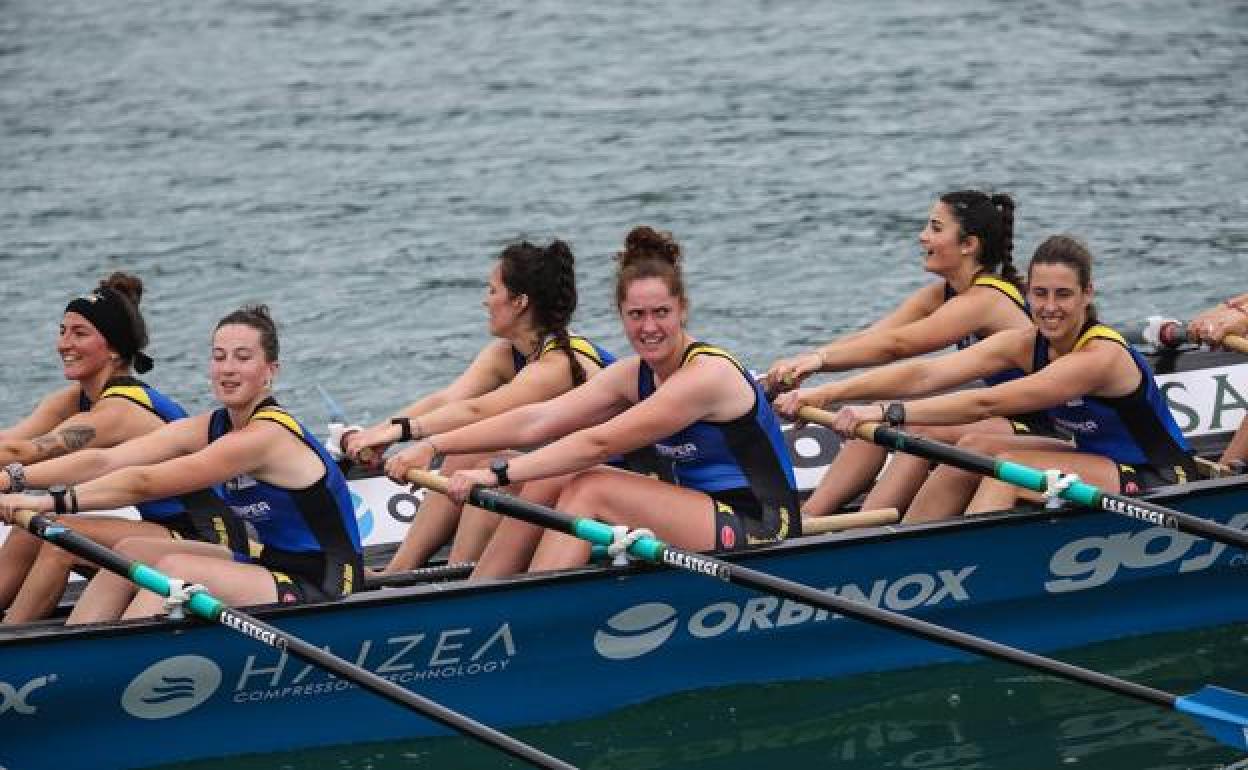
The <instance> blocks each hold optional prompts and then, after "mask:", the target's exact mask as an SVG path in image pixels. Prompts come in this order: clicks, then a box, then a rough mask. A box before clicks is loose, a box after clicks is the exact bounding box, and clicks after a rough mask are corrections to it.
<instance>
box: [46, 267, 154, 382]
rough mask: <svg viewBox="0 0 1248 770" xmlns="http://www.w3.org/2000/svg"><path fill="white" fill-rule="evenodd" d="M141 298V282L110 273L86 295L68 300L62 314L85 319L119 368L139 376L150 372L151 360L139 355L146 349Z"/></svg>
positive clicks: (145, 331) (126, 274)
mask: <svg viewBox="0 0 1248 770" xmlns="http://www.w3.org/2000/svg"><path fill="white" fill-rule="evenodd" d="M142 297H143V282H142V281H141V280H139V278H138V276H134V275H131V274H129V273H113V274H112V275H110V276H108V277H107V278H105V279H104V280H102V281H100V283H99V285H98V286H96V288H95V289H94V290H92V291H91V292H90V293H89V294H84V295H82V296H81V297H75V298H74V299H71V300H70V301H69V304H67V305H66V306H65V312H66V313H77V314H78V315H80V316H82V317H83V318H85V319H86V320H87V322H88V323H90V324H91V325H92V326H94V327H95V330H96V331H98V332H99V333H100V336H102V337H103V338H104V340H105V341H106V342H107V343H108V347H109V349H110V350H112V351H113V352H114V353H116V354H117V358H118V359H120V361H121V362H122V363H123V364H125V365H126V366H128V367H129V366H133V367H134V370H135V371H136V372H138V373H140V374H142V373H144V372H148V371H151V368H152V359H151V357H149V356H148V355H147V354H146V353H144V352H143V348H145V347H147V323H145V322H144V320H143V314H142V313H140V312H139V300H140V299H141V298H142Z"/></svg>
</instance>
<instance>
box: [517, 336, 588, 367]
mask: <svg viewBox="0 0 1248 770" xmlns="http://www.w3.org/2000/svg"><path fill="white" fill-rule="evenodd" d="M568 344H570V345H571V346H572V350H574V351H575V352H577V353H580V354H581V355H583V356H585V357H586V358H588V359H589V360H590V361H593V362H594V363H595V364H597V365H598V366H604V364H603V362H602V356H600V355H598V349H597V348H595V347H594V343H592V342H590V341H589V340H587V339H585V338H584V337H582V336H581V335H579V334H570V335H568ZM558 347H559V340H558V339H554V338H551V339H549V340H547V341H546V344H545V345H543V346H542V348H541V350H540V351H539V352H538V354H537V358H535V359H533V360H534V361H536V360H538V359H540V358H541V357H542V356H544V355H546V354H547V353H549V352H550V351H552V350H555V349H557V348H558Z"/></svg>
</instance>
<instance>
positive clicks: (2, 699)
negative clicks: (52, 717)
mask: <svg viewBox="0 0 1248 770" xmlns="http://www.w3.org/2000/svg"><path fill="white" fill-rule="evenodd" d="M55 681H56V674H46V675H44V676H40V677H35V678H34V679H31V680H30V681H29V682H27V683H26V684H23V685H22V686H20V687H18V686H17V685H12V684H9V683H8V682H0V715H2V714H7V713H8V712H10V711H11V712H13V713H14V714H22V715H25V716H30V715H32V714H34V713H35V712H37V711H38V710H39V709H38V707H36V706H34V705H32V704H31V702H30V696H31V694H32V693H34V691H35V690H38V689H40V688H42V687H46V686H48V685H50V684H52V683H53V682H55Z"/></svg>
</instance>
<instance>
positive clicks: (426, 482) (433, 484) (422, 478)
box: [407, 468, 450, 494]
mask: <svg viewBox="0 0 1248 770" xmlns="http://www.w3.org/2000/svg"><path fill="white" fill-rule="evenodd" d="M407 480H408V481H410V482H412V483H413V484H415V485H416V486H419V487H424V488H425V489H432V490H433V491H434V492H441V493H442V494H446V490H447V488H448V487H449V486H450V485H449V484H448V482H447V478H446V476H443V475H442V474H441V473H437V472H435V471H422V470H420V469H418V468H413V469H412V470H410V471H408V472H407Z"/></svg>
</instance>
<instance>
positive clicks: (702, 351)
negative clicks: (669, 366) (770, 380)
mask: <svg viewBox="0 0 1248 770" xmlns="http://www.w3.org/2000/svg"><path fill="white" fill-rule="evenodd" d="M694 356H719V357H720V358H726V359H728V360H729V361H731V362H732V363H733V364H734V365H735V366H736V367H737V368H738V369H740V370H741V371H745V367H744V366H742V365H741V362H740V361H738V360H737V359H736V357H734V356H733V355H732V354H731V353H729V352H728V351H727V350H724V349H723V348H717V347H715V346H714V345H703V344H702V343H700V342H698V343H694V344H693V345H691V346H690V347H689V349H688V350H686V351H685V357H684V358H683V359H681V362H680V365H681V366H684V365H685V364H687V363H689V362H690V361H692V360H693V358H694Z"/></svg>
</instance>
